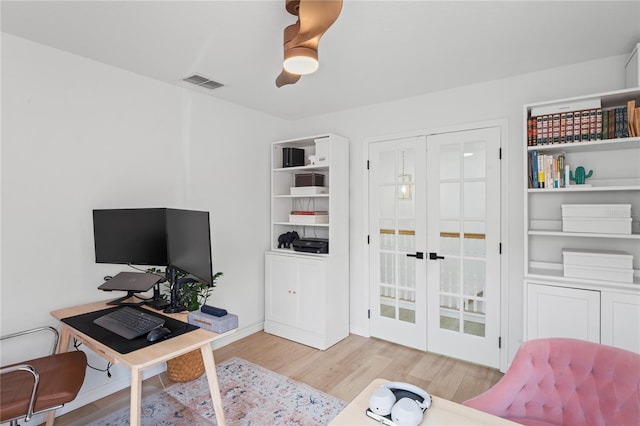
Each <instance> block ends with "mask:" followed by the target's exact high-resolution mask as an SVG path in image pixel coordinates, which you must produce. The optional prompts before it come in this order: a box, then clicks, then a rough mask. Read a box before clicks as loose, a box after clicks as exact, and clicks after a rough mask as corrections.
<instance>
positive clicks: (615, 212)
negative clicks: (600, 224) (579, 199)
mask: <svg viewBox="0 0 640 426" xmlns="http://www.w3.org/2000/svg"><path fill="white" fill-rule="evenodd" d="M562 217H563V218H565V217H571V218H574V217H596V218H610V217H625V218H626V217H631V204H563V205H562Z"/></svg>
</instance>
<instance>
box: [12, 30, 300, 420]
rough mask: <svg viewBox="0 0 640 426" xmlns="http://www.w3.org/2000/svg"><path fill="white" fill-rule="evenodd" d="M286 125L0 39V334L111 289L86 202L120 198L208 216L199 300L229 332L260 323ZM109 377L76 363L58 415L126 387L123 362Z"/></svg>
mask: <svg viewBox="0 0 640 426" xmlns="http://www.w3.org/2000/svg"><path fill="white" fill-rule="evenodd" d="M248 124H250V125H248ZM288 126H289V124H288V123H287V122H285V121H282V120H280V119H276V118H274V117H271V116H268V115H265V114H262V113H258V112H255V111H253V110H249V109H246V108H241V107H238V106H236V105H233V104H229V103H227V102H223V101H219V100H217V99H215V98H214V97H211V96H207V95H203V94H200V93H196V92H192V91H190V90H187V89H184V88H180V87H177V86H172V85H168V84H165V83H161V82H158V81H155V80H152V79H149V78H146V77H142V76H139V75H136V74H132V73H129V72H126V71H123V70H121V69H118V68H113V67H110V66H106V65H104V64H100V63H97V62H94V61H91V60H88V59H85V58H82V57H78V56H75V55H71V54H68V53H65V52H62V51H59V50H55V49H51V48H49V47H45V46H42V45H39V44H35V43H32V42H30V41H27V40H24V39H21V38H17V37H14V36H11V35H7V34H2V281H1V287H0V288H1V301H0V308H1V312H0V334H7V333H10V332H13V331H16V330H21V329H24V328H30V327H35V326H39V325H43V324H49V325H53V326H56V325H57V324H56V322H55V321H54V320H53V319H52V318H51V317H50V315H49V312H50V311H51V310H54V309H58V308H63V307H67V306H73V305H77V304H81V303H87V302H91V301H96V300H102V299H109V298H115V297H118V296H120V295H122V293H107V294H105V293H102V292H100V291H98V290H97V289H96V287H97V286H98V285H100V284H101V283H102V282H103V280H102V277H103V276H104V275H107V274H114V273H117V272H119V271H121V270H126V269H127V267H126V266H123V265H97V264H96V263H95V262H94V257H93V228H92V217H91V211H92V209H94V208H117V207H165V206H166V207H181V208H194V209H203V210H208V211H210V212H211V215H212V216H211V217H212V234H213V240H212V250H213V259H214V269H215V270H216V271H222V272H224V274H225V275H224V277H223V278H222V279H221V280H220V281H219V285H218V288H217V289H216V290H215V291H214V294H213V300H212V301H211V302H210V303H212V304H215V305H217V306H221V307H224V308H227V309H228V310H229V311H230V312H233V313H236V314H238V316H239V323H240V324H239V331H238V333H237V335H238V336H242V335H243V331H242V329H245V331H244V333H250V332H253V331H256V330H257V329H260V328H262V322H263V318H264V272H263V271H264V266H263V265H264V262H263V258H264V251H265V250H266V249H267V248H268V246H269V245H268V240H269V226H268V223H269V222H268V212H269V195H268V194H269V179H268V178H269V173H268V165H269V161H268V156H269V152H270V151H269V147H270V144H269V143H270V142H271V141H272V140H275V139H280V138H281V135H279V132H283V131H284V130H286V129H287V127H288ZM15 347H16V349H18V348H19V349H20V351H23V350H24V346H21V345H15ZM11 349H12V348H10V347H8V346H6V345H4V347H3V350H2V357H3V360H5V359H7V360H8V359H11V358H15V357H16V356H17V354H15V353H14V352H15V351H13V352H12V350H11ZM89 361H90V363H91V364H92V365H94V366H96V367H99V368H104V367H105V366H106V362H105V361H104V360H102V359H101V358H99V357H97V356H96V355H94V354H91V353H90V354H89ZM111 372H112V373H113V377H112V378H111V379H108V378H107V377H106V374H105V373H100V372H96V371H93V370H87V379H86V381H85V385H84V388H83V390H82V392H81V395H80V397H79V398H78V399H77V400H76V402H74V403H72V404H69V405H68V406H67V407H65V409H64V410H62V411H60V412H66V411H69V410H71V409H73V408H75V407H77V406H80V405H83V404H86V403H88V402H90V401H91V400H93V399H96V398H98V397H101V396H104V395H106V394H108V393H111V392H113V391H115V390H117V389H119V388H122V387H125V386H128V383H129V380H128V377H129V375H128V371H126V369H124V368H121V367H114V368H112V370H111Z"/></svg>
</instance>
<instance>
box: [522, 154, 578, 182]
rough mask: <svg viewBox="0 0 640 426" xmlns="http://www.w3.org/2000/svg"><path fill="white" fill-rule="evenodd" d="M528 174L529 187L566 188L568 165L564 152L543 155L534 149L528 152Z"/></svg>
mask: <svg viewBox="0 0 640 426" xmlns="http://www.w3.org/2000/svg"><path fill="white" fill-rule="evenodd" d="M528 164H529V170H528V174H529V176H530V179H529V187H530V188H545V189H551V188H566V187H567V186H568V183H569V182H568V172H567V170H568V165H567V164H566V157H565V154H564V152H562V153H559V154H555V155H545V154H542V153H539V152H537V151H535V150H533V151H531V152H530V153H529V161H528Z"/></svg>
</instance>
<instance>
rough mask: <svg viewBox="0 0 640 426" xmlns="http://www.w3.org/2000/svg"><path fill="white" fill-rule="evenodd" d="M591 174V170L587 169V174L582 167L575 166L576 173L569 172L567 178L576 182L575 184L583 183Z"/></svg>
mask: <svg viewBox="0 0 640 426" xmlns="http://www.w3.org/2000/svg"><path fill="white" fill-rule="evenodd" d="M591 175H593V170H589V174H587V173H586V172H585V171H584V167H582V166H578V167H576V174H575V176H574V175H573V172H571V171H570V172H569V179H570V180H572V181H573V182H575V183H576V185H584V183H585V181H586V180H587V179H588V178H590V177H591Z"/></svg>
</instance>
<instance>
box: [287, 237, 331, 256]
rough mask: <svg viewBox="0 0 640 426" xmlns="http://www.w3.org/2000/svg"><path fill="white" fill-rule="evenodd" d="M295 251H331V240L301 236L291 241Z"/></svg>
mask: <svg viewBox="0 0 640 426" xmlns="http://www.w3.org/2000/svg"><path fill="white" fill-rule="evenodd" d="M291 245H292V246H293V249H294V250H295V251H300V252H304V253H329V240H328V239H326V238H300V239H298V240H293V242H292V243H291Z"/></svg>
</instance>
